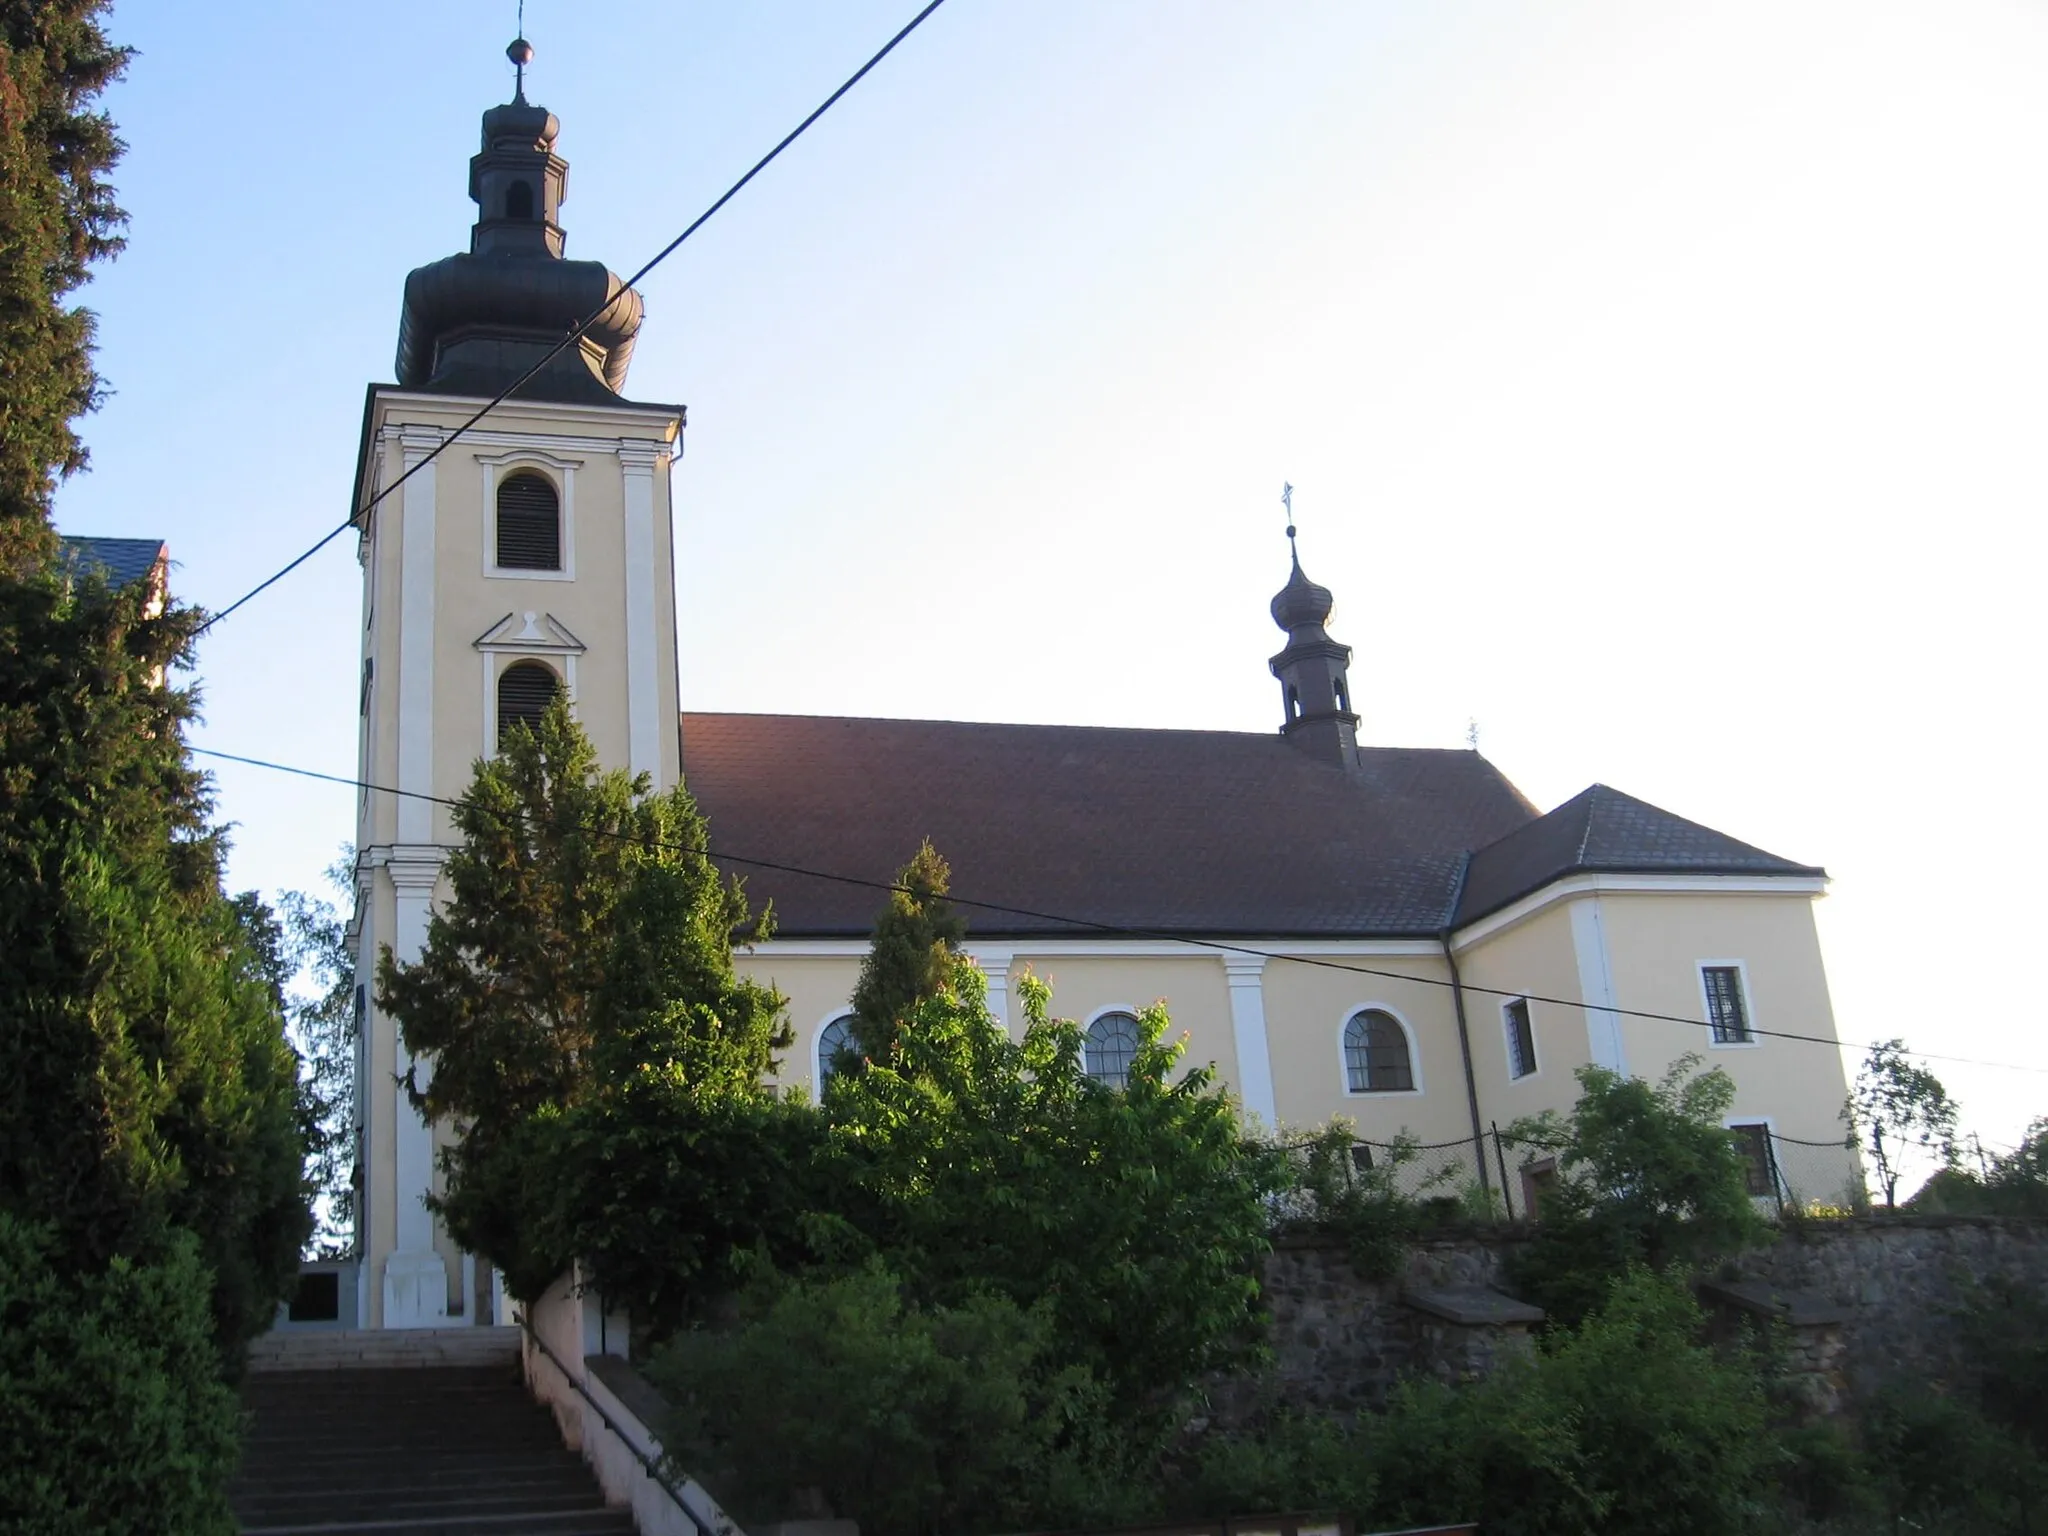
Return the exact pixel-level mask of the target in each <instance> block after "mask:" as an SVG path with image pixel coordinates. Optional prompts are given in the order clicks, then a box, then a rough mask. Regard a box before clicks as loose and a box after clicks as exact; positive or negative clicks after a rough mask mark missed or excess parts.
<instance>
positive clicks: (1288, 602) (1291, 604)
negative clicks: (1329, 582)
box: [1273, 555, 1337, 631]
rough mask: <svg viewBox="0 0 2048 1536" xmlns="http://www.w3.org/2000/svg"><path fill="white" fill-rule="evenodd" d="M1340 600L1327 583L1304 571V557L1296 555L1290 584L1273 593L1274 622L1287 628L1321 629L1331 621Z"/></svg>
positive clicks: (1289, 579) (1288, 579)
mask: <svg viewBox="0 0 2048 1536" xmlns="http://www.w3.org/2000/svg"><path fill="white" fill-rule="evenodd" d="M1336 606H1337V600H1336V598H1334V597H1332V596H1331V595H1330V589H1329V588H1328V587H1323V586H1318V585H1317V584H1316V583H1314V582H1312V581H1310V580H1309V579H1308V577H1307V576H1306V575H1304V574H1303V573H1302V569H1301V557H1300V556H1299V555H1296V556H1295V557H1294V574H1292V575H1291V576H1289V577H1288V578H1287V585H1286V586H1284V587H1282V588H1281V589H1280V590H1279V591H1278V592H1276V593H1275V594H1274V595H1273V622H1274V623H1275V624H1278V625H1279V626H1280V627H1281V628H1282V629H1285V630H1290V631H1292V630H1297V629H1309V628H1313V629H1321V628H1322V627H1323V626H1324V625H1325V624H1327V623H1329V621H1330V614H1331V612H1332V611H1333V610H1334V609H1335V608H1336Z"/></svg>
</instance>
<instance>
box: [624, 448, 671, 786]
mask: <svg viewBox="0 0 2048 1536" xmlns="http://www.w3.org/2000/svg"><path fill="white" fill-rule="evenodd" d="M667 456H668V455H667V450H666V448H665V447H664V446H663V445H661V444H659V443H649V442H643V441H640V440H638V439H635V438H621V439H620V440H619V472H620V474H621V476H622V477H623V481H624V493H625V535H626V571H625V577H626V583H625V588H626V756H627V765H628V767H629V768H630V770H631V771H632V772H633V773H635V774H640V773H644V774H646V775H648V776H649V778H651V779H652V780H653V781H654V787H655V789H656V790H661V789H664V788H666V787H667V786H666V785H664V784H663V783H662V782H661V688H660V677H659V673H658V670H657V664H656V658H657V656H658V654H659V651H660V644H659V641H660V637H659V635H658V634H657V632H656V628H655V598H654V583H655V570H654V552H655V539H654V472H655V470H657V469H658V468H660V466H661V464H662V462H663V460H665V459H666V458H667Z"/></svg>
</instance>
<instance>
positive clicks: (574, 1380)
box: [513, 1306, 718, 1536]
mask: <svg viewBox="0 0 2048 1536" xmlns="http://www.w3.org/2000/svg"><path fill="white" fill-rule="evenodd" d="M513 1315H514V1316H516V1317H517V1318H518V1319H519V1326H520V1327H521V1328H522V1329H524V1330H525V1331H526V1336H527V1337H528V1338H529V1339H531V1340H533V1342H534V1343H535V1344H536V1345H538V1346H539V1348H540V1352H541V1353H542V1354H544V1355H546V1356H547V1357H548V1360H549V1361H550V1362H551V1363H552V1364H553V1365H554V1367H555V1369H556V1370H558V1371H560V1372H561V1373H562V1379H563V1380H565V1381H567V1382H568V1383H569V1385H570V1386H572V1387H574V1388H575V1389H576V1395H577V1396H578V1397H580V1398H582V1399H583V1401H585V1402H586V1403H588V1404H590V1406H591V1407H593V1408H595V1409H596V1410H597V1416H598V1417H599V1418H600V1419H603V1420H604V1427H605V1428H606V1429H608V1430H610V1431H611V1432H612V1433H613V1434H614V1435H616V1436H618V1438H619V1443H620V1444H621V1445H623V1446H625V1448H626V1449H627V1450H629V1451H631V1452H632V1453H633V1459H634V1460H635V1461H637V1462H639V1463H640V1466H641V1469H642V1470H643V1471H644V1472H646V1474H647V1475H648V1476H649V1477H650V1478H652V1479H653V1480H654V1482H655V1484H656V1485H657V1486H658V1487H659V1488H660V1489H661V1491H662V1492H663V1493H665V1494H667V1495H668V1496H669V1498H670V1500H671V1501H672V1502H673V1503H674V1504H675V1506H676V1508H677V1509H680V1510H681V1511H682V1512H683V1513H684V1514H685V1515H687V1516H688V1517H689V1521H690V1524H692V1525H693V1526H695V1527H696V1528H697V1536H718V1532H716V1531H714V1530H712V1528H711V1527H710V1526H708V1525H706V1524H705V1523H704V1522H703V1520H702V1519H701V1518H699V1516H698V1514H697V1511H695V1510H694V1509H692V1508H690V1505H689V1501H688V1500H687V1499H685V1498H684V1497H683V1491H682V1490H681V1489H680V1488H678V1487H676V1485H675V1484H674V1483H672V1482H670V1481H669V1480H668V1474H667V1473H665V1472H663V1471H662V1470H661V1464H660V1463H659V1462H657V1461H655V1460H654V1458H653V1457H651V1456H649V1455H648V1454H647V1453H646V1452H645V1451H643V1450H641V1449H640V1447H639V1446H637V1445H635V1444H634V1443H633V1437H632V1436H631V1435H629V1434H627V1433H626V1431H625V1427H624V1426H623V1425H621V1424H620V1423H619V1421H618V1420H617V1419H615V1418H613V1417H612V1416H611V1410H609V1409H608V1408H606V1407H605V1405H604V1404H603V1403H600V1402H599V1401H598V1400H597V1399H596V1398H594V1397H592V1396H591V1395H590V1389H589V1388H588V1387H586V1386H584V1385H583V1383H582V1381H581V1380H580V1379H579V1378H578V1377H577V1376H576V1374H575V1373H574V1372H573V1371H571V1370H570V1369H569V1367H568V1366H566V1365H564V1364H563V1363H562V1357H561V1356H560V1355H558V1354H556V1353H555V1352H554V1351H553V1350H552V1349H549V1348H548V1341H547V1340H546V1339H544V1338H542V1337H541V1336H540V1331H539V1330H538V1329H536V1328H535V1327H534V1326H533V1322H532V1320H531V1319H530V1318H528V1317H527V1315H526V1308H525V1307H523V1306H522V1307H520V1308H519V1309H518V1311H517V1312H516V1313H514V1314H513Z"/></svg>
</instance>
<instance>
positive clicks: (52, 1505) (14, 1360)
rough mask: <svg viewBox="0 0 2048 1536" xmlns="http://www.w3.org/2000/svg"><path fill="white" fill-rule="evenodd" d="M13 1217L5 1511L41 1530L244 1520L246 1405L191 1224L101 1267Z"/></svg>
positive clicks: (8, 1249) (6, 1324)
mask: <svg viewBox="0 0 2048 1536" xmlns="http://www.w3.org/2000/svg"><path fill="white" fill-rule="evenodd" d="M52 1250H53V1243H52V1240H51V1237H50V1234H49V1233H48V1232H47V1230H42V1229H36V1228H31V1227H27V1226H24V1225H23V1224H21V1223H20V1222H18V1221H15V1220H14V1219H13V1218H11V1217H8V1216H6V1215H0V1510H5V1511H6V1512H7V1516H8V1524H7V1529H8V1530H10V1531H21V1532H24V1533H31V1532H32V1533H35V1536H70V1533H77V1536H123V1533H129V1532H133V1533H135V1536H144V1533H151V1536H153V1533H156V1532H161V1531H177V1532H179V1533H180V1536H208V1533H212V1532H220V1533H223V1536H226V1533H230V1532H233V1531H234V1530H235V1529H236V1525H235V1522H234V1519H233V1517H232V1516H231V1515H230V1514H229V1512H228V1506H227V1485H228V1479H229V1478H230V1477H231V1476H232V1475H233V1472H234V1468H235V1463H236V1459H237V1456H238V1454H239V1435H240V1414H239V1411H238V1409H237V1406H236V1403H235V1399H234V1396H233V1394H232V1393H230V1392H229V1391H228V1389H227V1388H226V1387H225V1386H223V1385H222V1384H221V1381H220V1376H219V1371H220V1357H219V1355H218V1354H217V1352H216V1351H215V1348H214V1342H213V1332H212V1317H211V1312H210V1308H209V1306H208V1300H207V1298H208V1296H209V1295H210V1293H211V1290H212V1285H211V1277H210V1276H209V1275H208V1273H207V1271H206V1267H205V1266H204V1265H203V1264H201V1263H200V1261H199V1258H198V1255H197V1249H196V1245H195V1244H194V1243H193V1241H192V1239H191V1238H190V1237H189V1236H183V1235H181V1236H179V1237H178V1238H177V1239H175V1240H174V1241H173V1242H172V1243H171V1245H170V1247H169V1248H168V1250H167V1252H166V1253H165V1254H164V1255H163V1257H162V1258H161V1259H159V1260H158V1261H157V1262H155V1263H147V1264H146V1263H138V1262H134V1261H131V1260H129V1259H125V1258H117V1259H115V1260H113V1261H112V1262H111V1263H110V1264H109V1265H108V1266H107V1268H106V1270H105V1271H104V1273H102V1274H101V1275H99V1276H98V1277H96V1278H92V1279H85V1280H66V1279H65V1278H63V1277H62V1276H61V1274H60V1273H59V1271H57V1270H56V1269H55V1268H53V1267H52V1264H51V1259H52V1256H53V1255H52Z"/></svg>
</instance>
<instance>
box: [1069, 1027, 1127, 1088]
mask: <svg viewBox="0 0 2048 1536" xmlns="http://www.w3.org/2000/svg"><path fill="white" fill-rule="evenodd" d="M1137 1059H1138V1021H1137V1020H1136V1019H1134V1018H1133V1017H1131V1015H1130V1014H1128V1013H1121V1012H1118V1013H1105V1014H1102V1015H1100V1016H1099V1017H1098V1018H1096V1020H1095V1021H1094V1022H1093V1023H1091V1024H1090V1025H1089V1026H1088V1032H1087V1034H1086V1035H1084V1036H1083V1037H1082V1041H1081V1065H1082V1067H1083V1069H1084V1070H1086V1072H1087V1073H1088V1075H1089V1076H1090V1077H1092V1078H1094V1079H1095V1081H1097V1082H1098V1083H1105V1084H1107V1085H1108V1086H1109V1087H1111V1088H1122V1087H1124V1086H1125V1085H1126V1084H1128V1083H1129V1082H1130V1080H1131V1063H1132V1062H1134V1061H1136V1060H1137Z"/></svg>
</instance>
